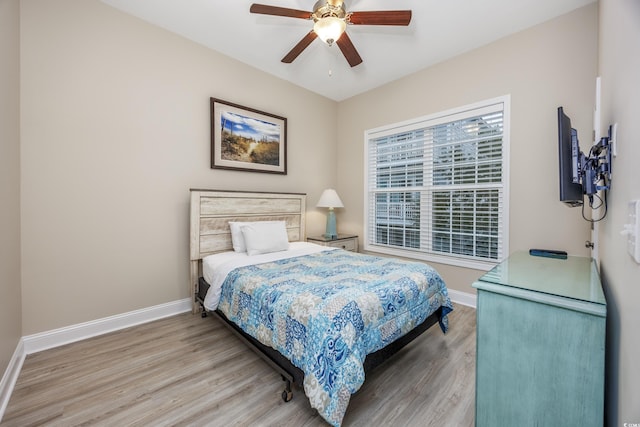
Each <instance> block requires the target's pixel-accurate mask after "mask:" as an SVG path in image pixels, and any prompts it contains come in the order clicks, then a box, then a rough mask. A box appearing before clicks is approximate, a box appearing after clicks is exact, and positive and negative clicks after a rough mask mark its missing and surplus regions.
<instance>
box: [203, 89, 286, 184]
mask: <svg viewBox="0 0 640 427" xmlns="http://www.w3.org/2000/svg"><path fill="white" fill-rule="evenodd" d="M211 168H212V169H229V170H237V171H246V172H262V173H275V174H282V175H286V174H287V119H286V118H285V117H280V116H277V115H275V114H270V113H266V112H264V111H260V110H256V109H253V108H249V107H244V106H242V105H238V104H234V103H231V102H228V101H223V100H221V99H217V98H211Z"/></svg>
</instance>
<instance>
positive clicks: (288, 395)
mask: <svg viewBox="0 0 640 427" xmlns="http://www.w3.org/2000/svg"><path fill="white" fill-rule="evenodd" d="M282 381H286V382H287V385H285V386H284V390H283V391H282V400H284V401H285V402H289V401H290V400H291V399H293V391H292V390H291V381H289V380H288V379H286V378H285V376H284V375H282Z"/></svg>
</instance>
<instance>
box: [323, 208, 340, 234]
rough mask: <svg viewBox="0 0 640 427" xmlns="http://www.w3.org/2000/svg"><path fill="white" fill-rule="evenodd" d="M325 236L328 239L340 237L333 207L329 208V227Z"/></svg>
mask: <svg viewBox="0 0 640 427" xmlns="http://www.w3.org/2000/svg"><path fill="white" fill-rule="evenodd" d="M324 237H326V238H327V239H335V238H336V237H338V232H337V231H336V214H335V212H333V208H329V213H328V214H327V228H326V230H325V233H324Z"/></svg>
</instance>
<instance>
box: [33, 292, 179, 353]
mask: <svg viewBox="0 0 640 427" xmlns="http://www.w3.org/2000/svg"><path fill="white" fill-rule="evenodd" d="M187 311H191V299H189V298H185V299H182V300H178V301H172V302H169V303H166V304H160V305H156V306H153V307H147V308H143V309H140V310H135V311H130V312H128V313H123V314H117V315H115V316H110V317H104V318H102V319H97V320H92V321H90V322H85V323H79V324H77V325H71V326H66V327H64V328H59V329H54V330H51V331H47V332H41V333H39V334H33V335H27V336H25V337H23V338H22V339H23V341H24V352H25V354H32V353H37V352H39V351H43V350H47V349H50V348H54V347H59V346H61V345H64V344H69V343H72V342H76V341H80V340H84V339H87V338H92V337H96V336H98V335H102V334H106V333H108V332H113V331H117V330H120V329H124V328H128V327H131V326H135V325H140V324H142V323H147V322H151V321H154V320H158V319H163V318H165V317H169V316H174V315H176V314H180V313H185V312H187Z"/></svg>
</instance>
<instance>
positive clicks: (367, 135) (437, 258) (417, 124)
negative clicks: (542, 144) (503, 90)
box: [363, 94, 511, 271]
mask: <svg viewBox="0 0 640 427" xmlns="http://www.w3.org/2000/svg"><path fill="white" fill-rule="evenodd" d="M497 104H502V112H503V135H502V168H503V170H502V193H503V199H502V201H503V211H502V218H501V220H502V223H503V233H502V259H497V260H495V261H481V260H478V259H470V258H467V257H465V256H463V255H455V256H454V255H440V254H433V253H424V252H419V251H413V250H407V249H401V248H393V247H388V246H379V245H375V244H371V243H369V237H370V236H369V234H370V233H369V232H370V226H369V225H370V224H369V223H368V220H369V217H370V215H369V208H370V198H369V197H370V192H369V141H370V140H372V139H375V138H380V137H383V136H388V135H393V134H396V133H399V132H405V131H411V130H415V129H419V128H424V127H427V126H428V127H431V126H435V125H438V124H442V123H447V122H452V121H456V120H461V119H464V118H467V117H470V116H472V115H477V114H478V112H480V114H482V110H486V109H490V108H493V107H494V106H495V105H497ZM510 134H511V95H508V94H507V95H503V96H499V97H496V98H491V99H487V100H484V101H479V102H475V103H472V104H467V105H464V106H461V107H456V108H452V109H449V110H445V111H441V112H437V113H433V114H429V115H426V116H422V117H417V118H414V119H409V120H405V121H402V122H398V123H392V124H389V125H384V126H380V127H377V128H373V129H369V130H365V131H364V161H365V162H364V210H363V212H364V222H363V225H364V227H363V228H364V230H363V231H364V233H363V241H364V250H365V251H367V252H374V253H380V254H386V255H392V256H396V257H402V258H410V259H417V260H421V261H429V262H436V263H440V264H448V265H453V266H458V267H464V268H472V269H476V270H482V271H488V270H490V269H491V268H493V267H494V266H495V265H496V264H498V263H500V262H501V261H502V260H503V259H504V258H506V257H507V256H508V254H509V183H510V179H509V178H510V175H509V169H510V168H509V164H510V161H509V160H510Z"/></svg>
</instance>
